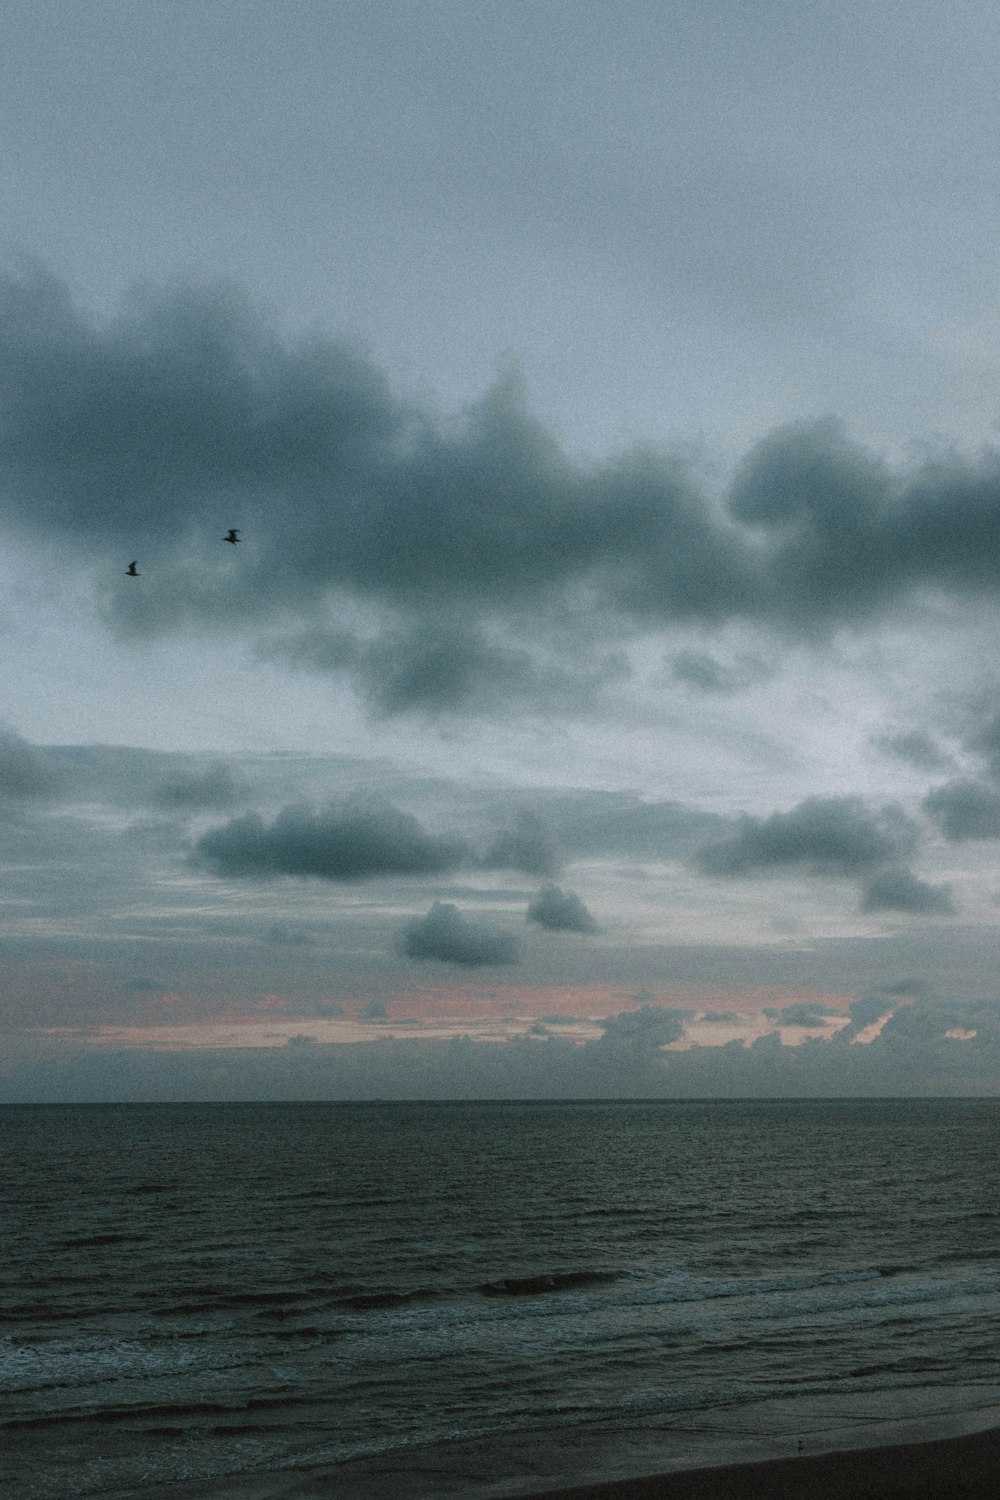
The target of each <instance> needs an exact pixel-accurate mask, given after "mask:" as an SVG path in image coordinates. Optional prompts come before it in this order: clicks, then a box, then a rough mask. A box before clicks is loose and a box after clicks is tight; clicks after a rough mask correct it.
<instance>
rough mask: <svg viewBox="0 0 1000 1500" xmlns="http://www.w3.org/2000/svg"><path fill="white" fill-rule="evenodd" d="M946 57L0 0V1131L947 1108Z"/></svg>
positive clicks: (979, 968) (991, 518) (951, 1032)
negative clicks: (711, 1102)
mask: <svg viewBox="0 0 1000 1500" xmlns="http://www.w3.org/2000/svg"><path fill="white" fill-rule="evenodd" d="M998 50H1000V12H998V11H997V8H996V6H995V5H992V4H988V3H986V0H956V3H955V4H954V5H952V6H948V7H941V6H940V5H937V4H935V5H931V4H929V3H924V0H906V3H902V0H886V3H883V4H881V5H879V6H872V5H870V4H867V3H860V0H838V3H837V4H832V3H826V0H816V3H814V4H810V5H808V6H803V5H801V4H799V3H797V0H764V3H760V4H755V5H752V6H747V5H746V4H744V3H736V0H706V3H704V4H699V5H691V4H689V3H671V0H657V3H648V4H647V3H642V0H535V3H527V0H520V3H517V0H515V3H502V4H501V3H480V0H422V3H420V4H416V3H403V0H383V3H381V4H380V5H378V6H372V5H370V4H368V3H364V0H358V3H355V0H322V3H319V0H297V3H296V4H295V5H293V6H281V7H276V6H274V5H271V4H265V3H256V0H200V3H198V4H193V3H177V4H170V5H167V4H161V3H151V0H134V3H131V4H129V5H127V6H126V5H121V4H120V3H103V0H92V3H90V4H88V5H87V6H79V5H77V4H74V3H67V0H31V3H30V4H29V3H26V0H8V3H7V4H6V5H5V6H4V8H3V16H2V17H0V132H2V136H3V139H4V141H5V143H6V149H5V151H4V153H3V157H2V160H0V202H2V204H3V205H4V212H3V221H2V229H0V251H2V265H0V422H2V439H3V440H2V443H0V524H2V548H0V585H2V587H0V663H2V666H0V828H2V835H3V836H2V839H0V861H2V874H0V1101H3V1100H8V1101H20V1100H27V1101H33V1100H54V1101H59V1100H74V1099H147V1098H149V1099H160V1098H178V1099H186V1098H197V1099H201V1098H206V1099H208V1098H371V1097H376V1098H434V1097H444V1098H452V1097H460V1098H476V1097H489V1098H494V1097H569V1096H587V1097H590V1096H599V1097H617V1096H621V1097H645V1096H658V1095H666V1096H670V1095H677V1096H688V1097H690V1096H694V1095H701V1096H714V1095H719V1096H727V1095H728V1096H731V1095H738V1096H743V1095H748V1096H749V1095H801V1094H804V1095H809V1094H819V1095H838V1094H843V1095H863V1094H868V1095H870V1094H953V1093H959V1094H963V1093H964V1094H996V1093H1000V995H998V984H997V970H998V965H997V937H998V923H1000V875H998V871H997V865H996V855H997V851H998V841H1000V696H998V682H1000V669H998V666H997V662H998V649H997V648H998V646H1000V621H998V615H997V603H998V595H1000V428H998V421H1000V339H998V337H997V335H998V332H1000V256H998V254H997V248H996V222H997V209H998V206H1000V151H998V149H997V147H998V135H1000V112H998V110H997V105H996V87H995V84H996V79H995V59H996V57H997V55H998ZM230 528H235V529H236V531H237V533H238V536H239V540H238V542H237V544H236V545H232V546H231V545H227V544H226V542H225V541H224V538H225V537H226V534H227V532H228V531H229V530H230ZM133 560H134V561H135V565H136V576H129V575H128V573H127V569H128V568H129V565H130V564H131V563H132V562H133Z"/></svg>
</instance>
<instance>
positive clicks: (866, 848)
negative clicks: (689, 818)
mask: <svg viewBox="0 0 1000 1500" xmlns="http://www.w3.org/2000/svg"><path fill="white" fill-rule="evenodd" d="M917 837H918V834H917V829H916V826H915V825H914V824H913V823H912V821H911V820H910V819H909V818H908V817H907V816H906V814H905V813H904V812H903V811H902V809H901V808H898V807H892V806H889V807H884V808H882V809H880V810H872V809H870V808H868V807H866V806H865V804H864V803H863V802H861V800H860V799H858V798H853V797H809V798H807V799H806V800H805V801H804V802H801V803H800V804H799V805H798V807H795V808H793V809H792V810H791V812H787V813H781V812H778V813H772V814H771V816H770V817H769V818H756V817H751V816H749V815H744V816H743V817H742V818H741V819H740V820H739V823H738V825H737V829H736V832H735V833H734V834H733V835H732V836H731V837H729V838H726V839H720V840H718V841H717V842H714V843H710V844H706V845H705V846H704V847H703V848H702V849H701V850H700V851H699V853H698V856H697V858H698V864H699V865H700V867H701V869H702V870H703V872H704V873H705V874H706V875H722V876H729V877H736V876H743V875H752V874H754V873H755V872H757V871H759V870H762V871H767V870H780V869H787V868H793V867H795V866H805V867H806V868H807V869H808V870H809V871H810V872H811V873H813V874H817V875H854V874H857V873H859V872H861V871H864V870H866V869H868V868H870V867H872V866H874V865H880V864H885V863H886V862H888V861H891V860H895V859H897V858H898V857H900V856H901V855H908V854H909V853H911V852H912V850H913V849H914V847H915V845H916V842H917Z"/></svg>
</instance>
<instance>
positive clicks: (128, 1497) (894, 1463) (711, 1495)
mask: <svg viewBox="0 0 1000 1500" xmlns="http://www.w3.org/2000/svg"><path fill="white" fill-rule="evenodd" d="M469 1467H470V1469H473V1470H474V1467H475V1466H474V1464H470V1465H469ZM998 1494H1000V1428H991V1429H989V1430H987V1431H985V1432H977V1433H973V1434H971V1435H968V1436H963V1437H952V1438H939V1439H936V1440H933V1441H929V1442H919V1443H900V1444H896V1445H892V1446H889V1447H879V1448H861V1449H851V1450H838V1451H836V1452H832V1453H819V1454H806V1455H803V1456H802V1457H796V1458H780V1459H770V1460H766V1461H762V1462H754V1463H740V1464H728V1465H725V1466H724V1467H716V1468H708V1469H679V1470H674V1471H673V1472H671V1473H668V1474H660V1475H651V1476H649V1477H646V1478H638V1479H616V1480H612V1481H610V1482H602V1483H594V1484H584V1485H573V1486H571V1487H569V1488H565V1489H552V1488H543V1489H540V1488H538V1487H537V1485H535V1486H532V1484H531V1482H530V1480H527V1479H525V1478H523V1477H522V1478H521V1479H520V1480H519V1481H514V1482H513V1483H511V1482H510V1481H509V1480H508V1481H507V1482H505V1480H504V1476H503V1475H500V1474H494V1475H493V1476H492V1477H491V1478H487V1477H486V1476H485V1475H484V1474H482V1473H481V1472H480V1473H478V1474H476V1473H474V1472H469V1474H468V1487H467V1488H465V1489H464V1496H468V1497H470V1500H471V1497H473V1496H475V1497H476V1500H480V1497H483V1500H485V1497H487V1496H489V1497H490V1500H746V1497H747V1496H749V1495H752V1496H754V1497H755V1500H994V1497H995V1496H997V1495H998ZM417 1496H419V1497H421V1500H436V1497H438V1496H448V1497H450V1500H464V1496H463V1484H462V1474H461V1466H460V1465H456V1466H451V1465H449V1466H448V1467H447V1468H446V1469H441V1470H439V1471H438V1474H437V1477H436V1478H435V1476H434V1474H433V1473H431V1472H428V1470H426V1469H424V1470H421V1469H420V1468H419V1467H414V1468H411V1469H410V1470H409V1472H406V1471H403V1470H402V1469H397V1470H395V1471H394V1472H390V1473H381V1474H379V1473H375V1472H373V1471H372V1470H371V1469H370V1468H367V1467H366V1469H365V1470H364V1471H361V1470H359V1469H358V1468H356V1467H355V1466H354V1465H347V1466H341V1467H337V1468H334V1469H325V1470H321V1471H320V1470H313V1471H311V1472H308V1473H304V1472H302V1471H299V1472H298V1473H297V1474H293V1473H289V1472H286V1473H284V1474H278V1473H271V1474H258V1475H243V1476H235V1475H234V1476H232V1477H231V1478H227V1479H216V1480H203V1481H200V1482H197V1483H191V1484H180V1485H176V1484H170V1485H163V1486H156V1485H154V1486H150V1487H148V1488H144V1489H142V1490H129V1491H124V1490H123V1491H116V1492H115V1493H114V1494H113V1495H112V1494H108V1495H107V1496H105V1497H104V1500H360V1497H363V1500H414V1497H417Z"/></svg>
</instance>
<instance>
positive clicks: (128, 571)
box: [125, 562, 142, 578]
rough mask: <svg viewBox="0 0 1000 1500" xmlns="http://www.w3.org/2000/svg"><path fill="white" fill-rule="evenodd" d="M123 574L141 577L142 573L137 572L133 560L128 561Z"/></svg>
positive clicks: (129, 576)
mask: <svg viewBox="0 0 1000 1500" xmlns="http://www.w3.org/2000/svg"><path fill="white" fill-rule="evenodd" d="M125 574H126V576H127V577H128V578H141V577H142V574H141V573H140V572H139V569H138V568H137V567H136V565H135V563H134V562H130V563H129V565H128V567H127V568H126V569H125Z"/></svg>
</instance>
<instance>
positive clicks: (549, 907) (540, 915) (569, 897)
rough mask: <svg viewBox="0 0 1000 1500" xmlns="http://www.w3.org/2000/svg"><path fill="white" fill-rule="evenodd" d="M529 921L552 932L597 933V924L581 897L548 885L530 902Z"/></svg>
mask: <svg viewBox="0 0 1000 1500" xmlns="http://www.w3.org/2000/svg"><path fill="white" fill-rule="evenodd" d="M528 921H529V922H537V923H538V925H539V926H540V927H545V928H547V929H548V930H549V931H550V932H596V931H597V923H596V922H595V921H594V919H593V917H592V916H591V915H590V912H589V911H588V910H587V908H586V907H585V906H584V904H583V902H582V901H581V900H580V898H579V896H575V895H574V894H573V892H572V891H563V890H560V888H559V886H557V885H547V886H546V887H545V888H544V890H541V891H539V892H538V895H537V896H535V897H534V899H533V900H532V901H531V902H530V904H529V906H528Z"/></svg>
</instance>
